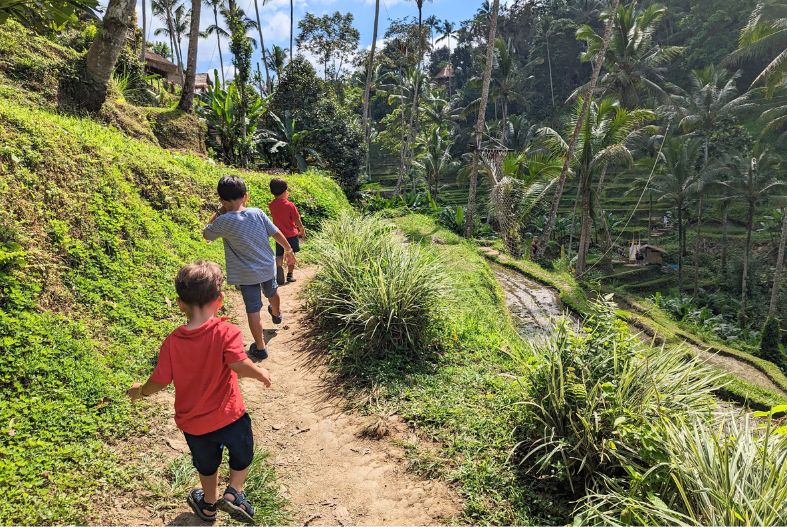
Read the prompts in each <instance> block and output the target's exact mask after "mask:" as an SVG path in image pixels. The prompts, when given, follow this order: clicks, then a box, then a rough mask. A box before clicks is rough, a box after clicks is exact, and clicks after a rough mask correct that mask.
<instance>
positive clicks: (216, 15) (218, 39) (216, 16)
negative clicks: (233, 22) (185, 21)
mask: <svg viewBox="0 0 787 527" xmlns="http://www.w3.org/2000/svg"><path fill="white" fill-rule="evenodd" d="M213 23H214V24H216V27H219V11H218V9H217V8H216V6H214V7H213ZM216 44H218V47H219V64H220V65H221V83H222V84H223V85H225V86H226V84H227V81H226V80H224V56H223V55H222V53H221V35H219V32H218V31H217V32H216Z"/></svg>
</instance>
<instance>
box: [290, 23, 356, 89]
mask: <svg viewBox="0 0 787 527" xmlns="http://www.w3.org/2000/svg"><path fill="white" fill-rule="evenodd" d="M298 28H299V29H300V33H299V34H298V38H297V39H295V43H296V44H298V47H299V48H303V49H305V50H306V51H309V52H311V53H313V54H314V55H315V56H316V57H317V61H318V62H319V63H320V64H322V66H323V68H324V78H325V80H328V77H329V75H330V76H331V77H332V79H333V80H334V81H338V80H339V76H340V75H341V72H342V68H343V66H344V63H345V62H346V61H349V60H350V59H351V58H352V56H353V55H354V54H355V50H356V49H357V48H358V41H359V39H360V33H359V32H358V30H357V29H356V28H354V27H353V14H352V13H345V14H342V13H340V12H339V11H336V12H334V13H333V14H332V15H323V16H319V17H318V16H315V15H313V14H311V13H306V16H305V17H304V18H303V19H302V20H300V21H299V22H298ZM337 61H338V64H337Z"/></svg>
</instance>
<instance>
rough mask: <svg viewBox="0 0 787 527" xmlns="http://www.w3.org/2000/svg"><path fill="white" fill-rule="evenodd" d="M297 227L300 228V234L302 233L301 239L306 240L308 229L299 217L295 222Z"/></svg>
mask: <svg viewBox="0 0 787 527" xmlns="http://www.w3.org/2000/svg"><path fill="white" fill-rule="evenodd" d="M295 226H296V227H298V232H300V233H301V235H300V236H301V238H306V227H304V226H303V222H302V221H301V217H300V216H298V218H296V220H295Z"/></svg>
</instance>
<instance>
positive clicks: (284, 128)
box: [263, 110, 320, 173]
mask: <svg viewBox="0 0 787 527" xmlns="http://www.w3.org/2000/svg"><path fill="white" fill-rule="evenodd" d="M268 117H270V119H271V121H272V122H273V123H274V124H275V126H276V129H275V130H273V134H271V135H269V136H267V137H265V138H264V139H263V142H264V143H266V144H268V145H270V146H269V147H268V151H269V152H270V153H271V154H273V155H279V154H282V153H283V154H284V158H285V159H286V160H287V165H286V166H287V167H288V168H289V169H290V173H292V172H293V171H295V170H297V171H298V172H306V170H307V169H308V163H307V159H308V158H309V157H310V156H311V157H312V158H314V159H316V160H318V161H319V159H320V155H319V154H318V153H317V151H316V150H314V149H313V148H310V147H308V146H306V138H307V137H308V136H309V135H310V134H311V133H312V131H311V130H298V129H297V128H296V125H295V118H294V117H293V116H292V113H291V112H290V111H289V110H286V111H285V112H284V120H283V121H282V120H281V119H279V117H278V116H277V115H276V114H274V113H273V112H270V113H268Z"/></svg>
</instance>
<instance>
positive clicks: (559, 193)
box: [537, 0, 620, 257]
mask: <svg viewBox="0 0 787 527" xmlns="http://www.w3.org/2000/svg"><path fill="white" fill-rule="evenodd" d="M619 4H620V0H612V6H611V9H612V11H615V10H617V8H618V5H619ZM611 38H612V18H611V17H610V18H608V19H607V24H606V27H605V28H604V37H603V38H602V40H601V49H600V50H599V53H598V54H597V56H596V61H595V63H594V64H593V72H592V73H591V75H590V82H589V83H588V86H587V91H586V92H585V97H584V104H583V105H582V111H581V112H580V114H579V119H577V122H576V124H575V125H574V131H573V133H572V134H571V139H570V140H569V141H568V145H566V146H567V148H566V158H565V161H564V162H563V170H562V171H561V173H560V179H558V181H557V185H556V188H555V195H554V197H553V198H552V209H551V210H550V212H549V217H548V218H547V222H546V225H545V226H544V232H543V235H542V243H541V244H540V245H539V247H538V254H537V256H539V257H542V256H544V251H546V248H547V245H548V243H549V239H550V238H551V237H552V231H553V230H554V229H555V221H556V220H557V210H558V208H559V207H560V198H562V197H563V188H564V187H565V185H566V178H567V177H568V171H569V168H570V166H571V159H572V157H573V156H574V148H575V147H576V144H577V139H578V138H579V132H580V130H581V128H582V125H583V122H584V121H585V117H586V116H587V113H588V110H589V109H590V101H591V100H592V99H593V93H594V92H595V90H596V83H597V82H598V77H599V75H600V74H601V67H602V66H603V65H604V60H605V58H606V55H607V48H608V47H609V41H610V39H611Z"/></svg>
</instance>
